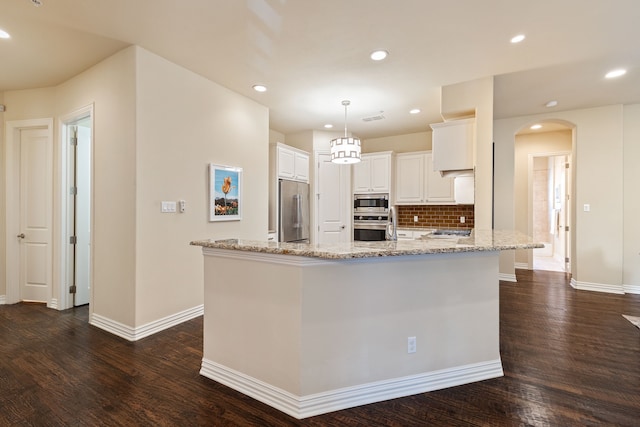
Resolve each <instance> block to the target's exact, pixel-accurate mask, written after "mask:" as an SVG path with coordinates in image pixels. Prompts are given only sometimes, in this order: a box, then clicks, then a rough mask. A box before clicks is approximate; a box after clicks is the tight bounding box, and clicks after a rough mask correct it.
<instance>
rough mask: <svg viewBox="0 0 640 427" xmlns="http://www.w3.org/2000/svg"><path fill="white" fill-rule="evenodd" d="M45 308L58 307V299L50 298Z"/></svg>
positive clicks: (55, 308)
mask: <svg viewBox="0 0 640 427" xmlns="http://www.w3.org/2000/svg"><path fill="white" fill-rule="evenodd" d="M47 308H53V309H54V310H57V309H58V299H57V298H51V301H49V302H48V303H47Z"/></svg>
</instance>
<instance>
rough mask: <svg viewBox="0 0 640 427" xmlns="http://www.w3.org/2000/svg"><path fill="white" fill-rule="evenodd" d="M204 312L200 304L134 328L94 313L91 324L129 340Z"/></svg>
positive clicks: (140, 337)
mask: <svg viewBox="0 0 640 427" xmlns="http://www.w3.org/2000/svg"><path fill="white" fill-rule="evenodd" d="M203 314H204V305H199V306H196V307H193V308H190V309H187V310H184V311H181V312H179V313H176V314H172V315H170V316H167V317H164V318H162V319H159V320H156V321H153V322H150V323H147V324H146V325H142V326H139V327H137V328H132V327H131V326H127V325H124V324H122V323H120V322H116V321H115V320H111V319H109V318H107V317H104V316H101V315H99V314H96V313H93V314H92V315H91V320H90V321H89V324H91V325H93V326H95V327H97V328H100V329H103V330H105V331H107V332H110V333H112V334H114V335H117V336H119V337H121V338H124V339H126V340H128V341H137V340H139V339H142V338H144V337H148V336H149V335H153V334H155V333H157V332H160V331H164V330H165V329H169V328H171V327H172V326H175V325H178V324H180V323H183V322H186V321H187V320H191V319H194V318H196V317H198V316H202V315H203Z"/></svg>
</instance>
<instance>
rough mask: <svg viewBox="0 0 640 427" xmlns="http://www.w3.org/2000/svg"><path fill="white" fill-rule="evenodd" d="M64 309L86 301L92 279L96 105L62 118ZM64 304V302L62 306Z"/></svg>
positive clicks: (61, 298) (62, 265) (88, 300)
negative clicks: (94, 122) (93, 160)
mask: <svg viewBox="0 0 640 427" xmlns="http://www.w3.org/2000/svg"><path fill="white" fill-rule="evenodd" d="M60 129H61V138H60V141H61V144H60V145H61V153H62V168H61V170H62V183H63V191H62V195H63V196H62V201H61V202H62V203H61V206H62V215H61V218H62V224H61V228H62V230H63V232H62V233H61V235H62V241H61V251H60V253H61V254H62V256H61V269H60V271H61V278H60V283H61V285H60V301H62V302H63V303H64V304H61V307H60V308H61V309H64V308H71V307H77V306H80V305H86V304H89V303H90V300H91V283H92V274H91V271H92V251H91V248H92V238H91V236H92V228H93V216H92V211H93V209H92V200H93V197H92V194H93V191H92V189H93V173H92V170H93V162H92V158H93V156H92V152H93V106H88V107H85V108H83V109H81V110H78V111H76V112H74V113H72V114H70V115H68V116H65V117H64V118H62V119H61V126H60ZM62 305H63V306H62Z"/></svg>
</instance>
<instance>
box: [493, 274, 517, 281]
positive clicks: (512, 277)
mask: <svg viewBox="0 0 640 427" xmlns="http://www.w3.org/2000/svg"><path fill="white" fill-rule="evenodd" d="M498 280H502V281H503V282H517V281H518V280H517V279H516V275H515V274H508V273H499V274H498Z"/></svg>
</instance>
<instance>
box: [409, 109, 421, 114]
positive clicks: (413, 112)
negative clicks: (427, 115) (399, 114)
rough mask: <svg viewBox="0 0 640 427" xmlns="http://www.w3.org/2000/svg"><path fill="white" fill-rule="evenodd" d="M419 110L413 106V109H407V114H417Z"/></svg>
mask: <svg viewBox="0 0 640 427" xmlns="http://www.w3.org/2000/svg"><path fill="white" fill-rule="evenodd" d="M419 112H420V109H419V108H414V109H413V110H409V114H418V113H419Z"/></svg>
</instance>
